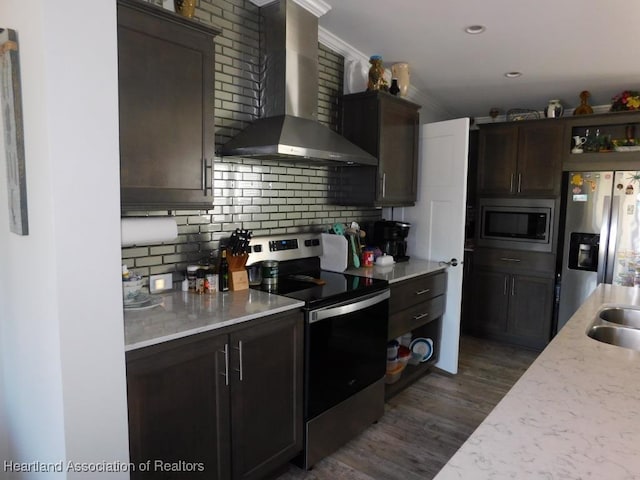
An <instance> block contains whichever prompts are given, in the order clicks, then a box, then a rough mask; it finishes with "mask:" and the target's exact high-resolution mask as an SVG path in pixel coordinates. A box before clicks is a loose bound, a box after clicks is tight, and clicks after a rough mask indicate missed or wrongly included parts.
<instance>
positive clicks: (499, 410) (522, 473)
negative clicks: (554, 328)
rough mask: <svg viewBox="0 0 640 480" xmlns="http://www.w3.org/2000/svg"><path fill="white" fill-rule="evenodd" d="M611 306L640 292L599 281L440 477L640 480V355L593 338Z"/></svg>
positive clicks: (634, 301) (634, 300)
mask: <svg viewBox="0 0 640 480" xmlns="http://www.w3.org/2000/svg"><path fill="white" fill-rule="evenodd" d="M603 305H635V306H640V289H634V288H631V287H621V286H612V285H604V284H601V285H599V286H598V287H597V288H596V290H595V291H594V292H593V293H592V294H591V295H590V296H589V298H588V299H587V300H586V301H585V303H584V304H583V305H582V306H581V307H580V308H579V309H578V311H577V312H576V313H575V314H574V315H573V317H572V318H571V319H570V320H569V322H568V323H567V324H566V325H565V326H564V328H562V330H561V331H560V332H559V334H558V335H556V337H555V338H554V339H553V340H552V342H551V343H550V344H549V345H548V346H547V347H546V348H545V349H544V350H543V351H542V353H541V354H540V356H539V357H538V358H537V359H536V360H535V362H534V363H533V364H532V365H531V366H530V367H529V369H528V370H527V371H526V372H525V373H524V375H523V376H522V377H521V378H520V380H518V382H517V383H516V384H515V385H514V386H513V388H512V389H511V390H510V391H509V393H508V394H507V395H506V396H505V397H504V398H503V399H502V400H501V402H500V403H499V404H498V405H497V406H496V407H495V408H494V410H493V411H492V412H491V413H490V414H489V415H488V416H487V418H486V419H485V420H484V421H483V422H482V424H481V425H480V426H479V427H478V428H477V429H476V430H475V432H474V433H473V434H472V435H471V436H470V437H469V438H468V439H467V441H466V442H465V443H464V444H463V445H462V447H460V449H459V450H458V451H457V452H456V454H455V455H454V456H453V457H452V458H451V459H450V460H449V462H448V463H447V464H446V465H445V466H444V467H443V468H442V470H441V471H440V472H439V473H438V475H437V476H436V480H448V479H470V478H478V479H485V478H487V479H488V478H491V479H503V478H504V479H506V478H518V479H541V478H545V479H580V478H581V479H585V478H611V479H626V480H628V479H640V352H638V351H634V350H630V349H626V348H622V347H617V346H613V345H608V344H605V343H601V342H598V341H596V340H593V339H591V338H589V337H588V336H587V335H586V330H587V328H588V326H589V325H590V324H591V322H592V320H593V318H594V316H595V315H596V314H597V312H598V310H599V309H600V308H602V307H603Z"/></svg>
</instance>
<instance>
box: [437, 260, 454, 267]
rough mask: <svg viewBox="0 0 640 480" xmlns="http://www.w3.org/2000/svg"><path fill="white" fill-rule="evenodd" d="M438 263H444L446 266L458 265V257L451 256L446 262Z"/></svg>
mask: <svg viewBox="0 0 640 480" xmlns="http://www.w3.org/2000/svg"><path fill="white" fill-rule="evenodd" d="M438 265H440V266H442V265H446V266H447V267H456V266H457V265H458V259H457V258H452V259H451V260H450V261H448V262H438Z"/></svg>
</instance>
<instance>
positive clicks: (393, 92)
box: [389, 78, 400, 95]
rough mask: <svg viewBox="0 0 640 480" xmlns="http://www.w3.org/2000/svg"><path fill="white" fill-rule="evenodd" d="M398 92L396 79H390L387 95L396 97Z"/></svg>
mask: <svg viewBox="0 0 640 480" xmlns="http://www.w3.org/2000/svg"><path fill="white" fill-rule="evenodd" d="M398 92H400V87H399V86H398V79H397V78H392V79H391V86H390V87H389V93H390V94H391V95H398Z"/></svg>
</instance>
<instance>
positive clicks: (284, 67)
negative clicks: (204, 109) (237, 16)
mask: <svg viewBox="0 0 640 480" xmlns="http://www.w3.org/2000/svg"><path fill="white" fill-rule="evenodd" d="M260 13H261V15H262V17H263V21H264V24H263V26H262V42H263V45H262V46H263V48H262V51H261V54H262V55H263V64H262V66H263V69H262V72H263V73H262V78H261V82H260V85H261V98H260V100H261V102H260V103H261V110H262V116H261V118H260V119H258V120H256V121H255V122H254V123H252V124H251V125H250V126H249V127H247V128H246V129H245V130H243V131H242V132H240V133H239V134H238V135H237V136H236V137H234V138H233V139H232V140H230V141H229V142H227V143H226V144H225V145H224V146H223V147H222V151H221V153H222V155H223V156H234V157H249V158H259V159H265V160H289V161H305V162H307V163H309V162H317V163H322V164H335V163H343V164H358V165H377V164H378V160H377V159H376V158H375V157H374V156H373V155H370V154H369V153H368V152H365V151H364V150H362V149H361V148H360V147H358V146H356V145H354V144H353V143H351V142H349V141H348V140H347V139H345V138H344V137H343V136H341V135H339V134H338V133H336V132H334V131H333V130H331V129H330V128H328V127H326V126H324V125H322V124H321V123H319V122H318V120H317V118H318V18H317V17H316V16H315V15H314V14H312V13H310V12H309V11H307V10H306V9H304V8H303V7H301V6H300V5H298V4H297V3H295V2H294V1H293V0H278V1H276V2H273V3H270V4H269V5H265V6H263V7H261V9H260Z"/></svg>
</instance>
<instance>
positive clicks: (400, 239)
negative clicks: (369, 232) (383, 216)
mask: <svg viewBox="0 0 640 480" xmlns="http://www.w3.org/2000/svg"><path fill="white" fill-rule="evenodd" d="M410 228H411V224H410V223H407V222H398V221H395V220H378V221H377V222H375V223H374V224H373V242H374V244H375V245H376V246H377V247H378V248H379V249H380V250H382V253H386V254H387V255H393V259H394V260H395V261H396V262H406V261H407V260H409V256H408V255H407V235H409V229H410Z"/></svg>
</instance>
